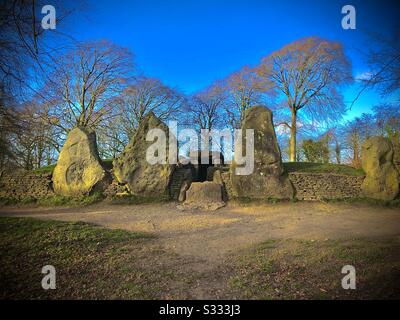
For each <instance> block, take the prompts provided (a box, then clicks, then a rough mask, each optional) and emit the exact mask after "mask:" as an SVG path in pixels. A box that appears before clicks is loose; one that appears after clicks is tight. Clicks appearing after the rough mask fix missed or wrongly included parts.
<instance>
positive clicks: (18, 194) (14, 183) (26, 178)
mask: <svg viewBox="0 0 400 320" xmlns="http://www.w3.org/2000/svg"><path fill="white" fill-rule="evenodd" d="M53 195H54V192H53V187H52V181H51V173H42V174H34V173H26V172H20V173H15V174H13V175H4V176H3V177H1V178H0V198H12V199H17V200H21V199H25V198H36V199H38V198H45V197H49V196H53Z"/></svg>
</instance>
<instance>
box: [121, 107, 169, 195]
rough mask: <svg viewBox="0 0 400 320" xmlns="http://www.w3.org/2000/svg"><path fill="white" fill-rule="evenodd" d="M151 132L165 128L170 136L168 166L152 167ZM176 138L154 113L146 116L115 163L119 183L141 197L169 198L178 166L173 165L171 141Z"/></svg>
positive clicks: (167, 156)
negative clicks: (147, 157) (148, 152)
mask: <svg viewBox="0 0 400 320" xmlns="http://www.w3.org/2000/svg"><path fill="white" fill-rule="evenodd" d="M151 129H161V130H162V131H163V132H164V133H165V135H166V138H167V139H166V161H165V164H162V163H156V164H150V163H149V162H148V161H147V159H146V153H147V150H148V148H149V147H150V146H151V145H152V144H153V143H154V142H152V141H146V136H147V133H148V131H149V130H151ZM170 139H174V141H175V143H176V140H175V139H176V138H175V137H174V136H172V135H171V136H170V135H169V129H168V127H167V125H166V124H164V123H163V122H162V121H161V120H160V119H158V118H157V117H156V116H155V115H154V113H152V112H150V113H149V114H147V115H146V116H145V118H144V119H143V121H142V122H141V124H140V126H139V128H138V129H137V131H136V133H135V134H134V136H133V137H132V138H131V141H130V142H129V143H128V145H127V146H126V147H125V149H124V151H123V152H122V153H121V155H120V156H119V157H118V158H117V159H115V160H114V162H113V167H114V175H115V177H116V178H117V180H118V182H119V183H121V184H124V185H126V186H127V188H128V190H129V192H130V193H131V194H134V195H138V196H151V197H163V198H165V197H169V189H168V186H169V183H170V180H171V176H172V173H173V170H174V167H175V166H174V165H173V164H169V162H170V161H169V155H168V153H169V152H168V151H169V149H168V146H169V140H170Z"/></svg>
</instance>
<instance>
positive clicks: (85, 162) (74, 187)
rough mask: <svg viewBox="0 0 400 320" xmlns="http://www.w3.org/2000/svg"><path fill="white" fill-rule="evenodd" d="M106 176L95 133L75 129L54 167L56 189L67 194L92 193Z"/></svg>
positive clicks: (57, 191) (59, 192)
mask: <svg viewBox="0 0 400 320" xmlns="http://www.w3.org/2000/svg"><path fill="white" fill-rule="evenodd" d="M105 177H106V172H105V170H104V169H103V167H102V164H101V160H100V157H99V154H98V151H97V144H96V134H95V132H94V131H89V130H87V129H84V128H75V129H73V130H71V131H70V132H69V134H68V136H67V140H66V141H65V144H64V146H63V148H62V150H61V152H60V155H59V157H58V161H57V165H56V167H55V168H54V172H53V188H54V191H55V192H56V193H57V194H61V195H65V196H79V195H84V194H89V193H90V191H92V190H93V189H94V188H95V187H96V186H100V185H101V183H102V182H103V181H104V179H105Z"/></svg>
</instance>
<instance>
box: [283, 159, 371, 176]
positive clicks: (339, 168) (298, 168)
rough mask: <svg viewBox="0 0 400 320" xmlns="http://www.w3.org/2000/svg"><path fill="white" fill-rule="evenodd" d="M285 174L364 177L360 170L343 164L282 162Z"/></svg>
mask: <svg viewBox="0 0 400 320" xmlns="http://www.w3.org/2000/svg"><path fill="white" fill-rule="evenodd" d="M283 166H284V168H285V171H286V172H288V173H289V172H314V173H335V174H343V175H349V176H357V177H362V176H364V175H365V173H364V171H363V170H362V169H355V168H353V167H350V166H347V165H343V164H333V163H311V162H284V163H283Z"/></svg>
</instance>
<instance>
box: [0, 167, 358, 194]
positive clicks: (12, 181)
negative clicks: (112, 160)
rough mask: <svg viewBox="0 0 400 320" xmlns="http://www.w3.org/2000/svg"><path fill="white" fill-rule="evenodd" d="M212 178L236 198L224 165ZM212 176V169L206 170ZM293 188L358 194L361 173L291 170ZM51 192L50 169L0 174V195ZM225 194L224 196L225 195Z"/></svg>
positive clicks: (182, 173) (179, 178)
mask: <svg viewBox="0 0 400 320" xmlns="http://www.w3.org/2000/svg"><path fill="white" fill-rule="evenodd" d="M216 172H219V173H218V174H215V173H216ZM212 173H213V178H214V180H213V181H214V182H218V183H220V184H222V185H223V191H224V193H225V194H226V199H232V198H236V197H237V195H235V194H234V191H233V188H232V185H231V179H230V172H229V169H227V168H215V169H214V170H212ZM186 175H187V168H181V169H180V170H179V169H178V170H177V172H176V174H174V177H173V181H172V184H171V186H170V187H171V198H172V199H174V200H176V199H177V197H178V195H179V188H180V186H181V184H182V183H183V181H184V180H185V178H186ZM208 176H209V179H208V180H212V177H211V172H209V173H208ZM288 177H289V180H290V182H291V183H292V185H293V187H294V189H295V197H296V198H297V199H299V200H321V199H345V198H355V197H360V196H361V184H362V182H363V180H364V177H355V176H348V175H340V174H329V173H308V172H292V173H289V175H288ZM114 184H115V186H113V184H111V185H110V187H109V188H108V189H107V190H106V192H105V194H106V195H108V196H110V195H115V194H117V193H118V192H120V193H121V192H122V191H123V190H121V186H119V185H118V183H117V182H116V181H114ZM52 195H54V192H53V188H52V182H51V173H43V174H33V173H26V172H21V173H16V174H14V175H12V176H10V175H6V176H3V177H2V178H0V198H14V199H24V198H28V197H32V198H43V197H49V196H52ZM224 198H225V197H224Z"/></svg>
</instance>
